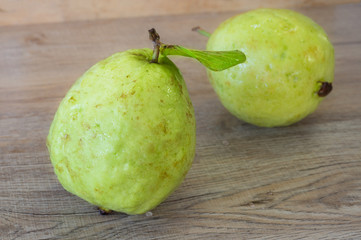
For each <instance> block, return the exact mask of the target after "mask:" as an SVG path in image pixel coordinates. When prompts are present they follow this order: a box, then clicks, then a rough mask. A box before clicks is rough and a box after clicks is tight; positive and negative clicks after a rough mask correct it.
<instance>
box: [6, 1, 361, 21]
mask: <svg viewBox="0 0 361 240" xmlns="http://www.w3.org/2000/svg"><path fill="white" fill-rule="evenodd" d="M352 2H353V3H355V2H360V0H252V1H249V0H225V1H222V0H181V1H179V0H151V1H149V0H131V1H129V0H106V1H99V0H46V1H44V0H16V1H14V0H0V26H5V25H23V24H34V23H54V22H67V21H76V20H95V19H110V18H125V17H141V16H142V17H145V16H159V15H177V14H190V13H193V14H194V13H220V12H226V11H237V10H238V11H240V10H245V9H252V8H258V7H288V8H289V7H313V6H327V5H333V4H345V3H352Z"/></svg>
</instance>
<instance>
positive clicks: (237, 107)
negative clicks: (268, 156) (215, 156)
mask: <svg viewBox="0 0 361 240" xmlns="http://www.w3.org/2000/svg"><path fill="white" fill-rule="evenodd" d="M234 49H238V50H240V51H243V52H244V53H245V55H246V56H247V60H246V62H245V63H242V64H239V65H237V66H235V67H232V68H229V69H227V70H224V71H221V72H213V71H210V70H208V71H207V73H208V77H209V80H210V82H211V84H212V85H213V88H214V89H215V91H216V93H217V95H218V96H219V98H220V100H221V102H222V104H223V105H224V106H225V107H226V108H227V109H228V110H229V111H230V112H231V113H232V114H233V115H235V116H236V117H238V118H239V119H241V120H243V121H246V122H248V123H251V124H254V125H257V126H262V127H275V126H287V125H290V124H292V123H295V122H298V121H300V120H301V119H303V118H304V117H306V116H307V115H309V114H310V113H312V112H313V111H314V110H315V109H316V108H317V106H318V104H319V103H320V102H321V101H322V99H323V98H322V97H320V96H318V95H317V92H318V90H319V89H320V87H321V85H322V82H329V83H332V82H333V79H334V62H335V60H334V49H333V46H332V44H331V43H330V41H329V39H328V37H327V35H326V33H325V32H324V30H323V29H322V28H321V27H320V26H319V25H317V24H316V23H315V22H314V21H312V20H311V19H310V18H308V17H306V16H304V15H301V14H299V13H296V12H294V11H291V10H285V9H258V10H254V11H250V12H247V13H244V14H240V15H238V16H234V17H232V18H230V19H228V20H226V21H225V22H223V23H222V24H220V26H219V27H218V28H217V29H216V30H215V32H214V33H213V34H212V35H211V37H210V38H209V41H208V44H207V50H234Z"/></svg>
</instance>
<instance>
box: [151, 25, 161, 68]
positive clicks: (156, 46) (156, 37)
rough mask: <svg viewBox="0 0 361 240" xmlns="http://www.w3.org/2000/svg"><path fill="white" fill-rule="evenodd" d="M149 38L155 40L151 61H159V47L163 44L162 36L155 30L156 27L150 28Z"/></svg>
mask: <svg viewBox="0 0 361 240" xmlns="http://www.w3.org/2000/svg"><path fill="white" fill-rule="evenodd" d="M148 32H149V39H150V40H151V41H152V42H153V56H152V60H150V62H151V63H158V59H159V48H160V45H161V42H160V37H159V34H158V33H157V31H155V29H154V28H152V29H149V30H148Z"/></svg>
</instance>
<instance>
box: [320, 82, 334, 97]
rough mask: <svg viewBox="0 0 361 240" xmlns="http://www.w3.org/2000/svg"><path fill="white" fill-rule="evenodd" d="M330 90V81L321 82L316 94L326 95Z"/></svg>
mask: <svg viewBox="0 0 361 240" xmlns="http://www.w3.org/2000/svg"><path fill="white" fill-rule="evenodd" d="M331 91H332V83H329V82H321V87H320V89H319V90H318V92H317V94H318V96H320V97H326V96H327V95H328V94H329V93H330V92H331Z"/></svg>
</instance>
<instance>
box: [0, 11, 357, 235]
mask: <svg viewBox="0 0 361 240" xmlns="http://www.w3.org/2000/svg"><path fill="white" fill-rule="evenodd" d="M298 10H299V11H300V12H302V13H304V14H306V15H308V16H310V17H312V18H313V19H315V20H316V21H317V22H318V23H319V24H321V25H322V26H323V27H324V28H325V30H326V31H327V32H328V33H329V35H330V39H331V40H332V42H333V43H334V46H335V51H336V72H335V74H336V75H335V83H334V91H333V92H332V93H331V94H330V95H329V96H328V97H327V98H326V99H325V101H324V102H322V103H321V105H320V107H319V108H318V109H317V111H316V112H315V113H313V114H312V115H310V116H309V117H307V118H306V119H304V120H303V121H301V122H299V123H297V124H295V125H292V126H290V127H284V128H272V129H267V128H258V127H254V126H251V125H249V124H246V123H244V122H241V121H239V120H237V119H236V118H235V117H233V116H232V115H230V114H229V113H228V112H227V111H226V110H225V109H224V108H223V107H222V105H221V104H220V102H219V100H218V99H217V97H216V95H215V93H214V92H213V90H212V88H211V86H210V84H209V83H208V80H207V77H206V74H205V69H204V68H203V67H202V66H200V65H199V64H197V63H195V62H193V61H192V60H189V59H181V58H173V59H174V61H175V62H176V63H177V65H178V66H179V67H180V70H181V71H182V73H183V75H184V78H185V80H186V82H187V85H188V89H189V92H190V95H191V99H192V101H193V104H194V107H195V110H196V119H197V149H196V151H197V153H196V157H195V160H194V164H193V166H192V168H191V170H190V172H189V173H188V175H187V177H186V179H185V181H184V183H183V184H182V185H181V187H180V188H179V189H177V190H176V192H174V193H173V194H172V195H171V196H170V197H169V198H168V199H167V200H166V201H165V202H164V203H162V204H161V205H160V206H159V207H157V208H156V209H154V210H153V211H152V214H153V215H152V216H146V215H138V216H127V215H124V214H120V213H116V214H113V215H108V216H101V215H99V213H98V212H97V210H96V208H95V207H94V206H91V205H89V204H88V203H86V202H84V201H83V200H81V199H79V198H77V197H75V196H73V195H71V194H70V193H68V192H66V191H65V190H64V189H63V188H62V187H61V185H60V184H59V183H58V181H57V179H56V176H55V175H54V173H53V169H52V166H51V164H50V161H49V156H48V153H47V150H46V146H45V138H46V135H47V133H48V129H49V126H50V123H51V121H52V118H53V114H54V113H55V111H56V108H57V106H58V104H59V102H60V100H61V98H62V97H63V96H64V94H65V93H66V91H67V90H68V88H69V87H70V86H71V85H72V83H73V82H74V81H75V80H76V79H77V78H78V77H79V76H80V75H81V74H82V73H83V72H84V71H85V70H86V69H87V68H89V67H90V66H91V65H92V64H94V63H96V62H97V61H99V60H100V59H102V58H105V57H107V56H109V55H110V54H112V53H114V52H116V51H122V50H125V49H128V48H141V47H150V46H151V43H150V42H149V40H148V37H147V29H149V28H150V27H156V28H157V30H158V32H159V33H160V35H161V38H162V40H163V41H164V42H167V43H179V44H183V45H185V46H189V47H193V48H204V46H205V44H206V39H205V38H204V37H202V36H199V35H197V34H195V33H193V32H191V31H190V29H191V28H192V27H193V26H195V25H201V26H203V27H204V28H206V29H209V30H213V29H215V27H216V26H217V25H218V24H219V23H220V22H221V21H223V20H224V19H226V18H228V17H230V16H232V15H234V14H235V12H226V13H220V14H214V13H212V14H207V13H205V14H194V15H184V16H172V17H169V16H158V17H146V18H133V19H113V20H97V21H87V22H72V23H67V22H66V23H57V24H55V23H54V24H39V25H31V26H30V25H29V26H11V27H10V26H3V27H0V55H1V56H2V57H1V58H0V126H1V127H0V239H5V240H8V239H360V238H361V221H360V220H361V174H360V172H361V136H360V132H361V120H360V119H361V101H360V92H361V81H360V74H361V70H360V67H359V65H360V62H361V31H357V29H359V17H360V15H361V5H360V4H351V5H337V6H323V7H312V8H300V9H298Z"/></svg>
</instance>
